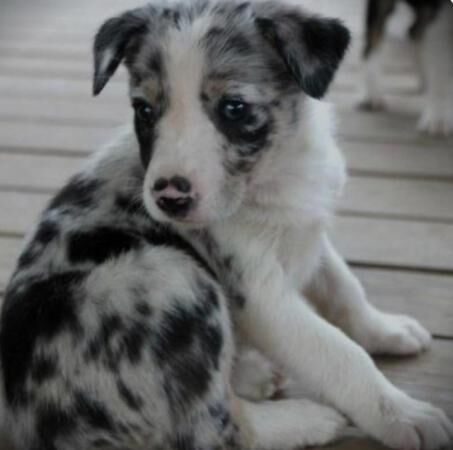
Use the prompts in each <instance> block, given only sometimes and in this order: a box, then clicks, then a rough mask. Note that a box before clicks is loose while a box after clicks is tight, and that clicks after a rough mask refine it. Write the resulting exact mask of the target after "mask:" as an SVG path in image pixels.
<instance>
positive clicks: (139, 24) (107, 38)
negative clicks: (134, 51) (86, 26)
mask: <svg viewBox="0 0 453 450" xmlns="http://www.w3.org/2000/svg"><path fill="white" fill-rule="evenodd" d="M149 19H150V14H149V12H148V11H145V10H144V9H143V8H139V9H136V10H132V11H128V12H126V13H124V14H122V15H121V16H118V17H113V18H111V19H109V20H107V21H106V22H105V23H104V24H103V25H102V26H101V28H100V29H99V31H98V32H97V34H96V37H95V39H94V46H93V53H94V79H93V95H98V94H99V93H100V92H101V91H102V89H104V86H105V85H106V84H107V82H108V81H109V80H110V78H111V76H112V75H113V74H114V73H115V71H116V69H117V68H118V66H119V65H120V63H121V61H122V60H123V58H124V57H125V54H126V52H127V49H128V47H129V45H130V44H131V42H132V41H134V40H135V39H139V38H140V36H142V35H143V34H144V33H145V32H146V30H147V27H148V24H149Z"/></svg>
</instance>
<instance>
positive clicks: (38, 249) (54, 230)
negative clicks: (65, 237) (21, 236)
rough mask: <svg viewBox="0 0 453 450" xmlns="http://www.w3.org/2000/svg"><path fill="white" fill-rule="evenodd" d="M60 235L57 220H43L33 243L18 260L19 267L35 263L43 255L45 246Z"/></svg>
mask: <svg viewBox="0 0 453 450" xmlns="http://www.w3.org/2000/svg"><path fill="white" fill-rule="evenodd" d="M58 235H59V228H58V225H57V224H56V223H55V222H52V221H50V220H44V221H42V222H41V223H40V224H39V226H38V230H37V231H36V234H35V236H34V237H33V239H32V241H31V243H30V244H29V245H28V246H27V248H26V249H25V250H24V251H23V252H22V254H21V255H20V257H19V260H18V267H19V268H22V269H23V268H25V267H29V266H31V265H32V264H34V263H35V262H36V261H37V259H38V258H39V257H40V256H41V255H42V253H43V251H44V250H45V247H46V246H47V245H48V244H50V243H51V242H52V241H53V240H54V239H56V238H57V237H58Z"/></svg>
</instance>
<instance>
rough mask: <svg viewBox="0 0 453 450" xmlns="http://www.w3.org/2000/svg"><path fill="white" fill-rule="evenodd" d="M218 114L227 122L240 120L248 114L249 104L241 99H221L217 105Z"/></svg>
mask: <svg viewBox="0 0 453 450" xmlns="http://www.w3.org/2000/svg"><path fill="white" fill-rule="evenodd" d="M219 114H220V116H221V117H222V119H224V120H226V121H228V122H241V121H243V120H245V119H246V118H247V117H248V116H249V114H250V105H248V104H247V103H245V102H243V101H241V100H223V101H222V102H221V103H220V105H219Z"/></svg>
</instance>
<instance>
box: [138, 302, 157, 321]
mask: <svg viewBox="0 0 453 450" xmlns="http://www.w3.org/2000/svg"><path fill="white" fill-rule="evenodd" d="M134 308H135V310H136V311H137V312H138V313H139V314H140V315H141V316H143V317H146V318H148V317H150V316H151V315H152V313H153V311H152V309H151V306H149V304H148V303H146V302H145V301H138V302H137V303H136V304H135V305H134Z"/></svg>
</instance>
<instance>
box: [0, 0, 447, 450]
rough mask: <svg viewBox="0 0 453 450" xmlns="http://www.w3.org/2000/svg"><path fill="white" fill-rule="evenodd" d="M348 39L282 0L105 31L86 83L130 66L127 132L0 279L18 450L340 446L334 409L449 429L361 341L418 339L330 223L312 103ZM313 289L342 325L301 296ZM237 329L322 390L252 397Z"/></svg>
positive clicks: (170, 14)
mask: <svg viewBox="0 0 453 450" xmlns="http://www.w3.org/2000/svg"><path fill="white" fill-rule="evenodd" d="M348 42H349V33H348V31H347V30H346V29H345V28H344V26H343V25H342V24H341V23H339V22H338V21H336V20H330V19H322V18H318V17H314V16H312V15H310V14H308V13H306V12H305V11H303V10H301V9H300V8H299V7H293V6H288V5H284V4H282V3H281V2H279V1H264V2H237V1H231V0H228V1H226V0H219V1H215V0H212V1H208V0H201V1H193V2H184V3H183V2H181V3H179V4H169V3H168V2H164V3H163V4H158V3H153V4H150V5H147V6H145V7H142V8H139V9H135V10H131V11H128V12H126V13H124V14H122V15H120V16H118V17H115V18H112V19H110V20H108V21H107V22H105V23H104V25H102V27H101V28H100V30H99V32H98V34H97V35H96V38H95V44H94V62H95V75H94V94H99V93H100V92H101V90H102V89H103V88H104V86H105V85H106V83H107V82H108V80H109V78H110V77H111V76H112V75H113V74H114V72H115V70H116V69H117V67H118V66H119V64H120V63H121V62H124V63H125V65H126V67H127V69H128V71H129V74H130V97H131V103H132V107H133V109H134V128H135V132H133V131H132V130H131V131H130V132H129V131H128V132H126V133H125V134H124V136H122V137H121V138H119V139H118V140H117V141H116V142H115V143H114V144H113V145H111V146H110V147H109V148H107V149H106V150H103V151H101V152H100V153H99V154H97V155H96V156H95V157H94V159H92V160H91V161H90V162H89V163H88V164H87V165H86V167H85V169H84V170H83V171H82V172H80V173H79V174H78V175H76V176H75V177H74V178H73V179H72V180H70V181H69V183H68V184H67V185H66V186H65V187H64V188H63V189H62V190H61V191H60V192H59V193H58V194H57V195H56V197H55V198H54V199H53V200H52V201H51V203H50V204H49V206H48V207H47V209H46V210H45V211H44V213H43V214H42V216H41V219H40V222H39V224H38V225H37V227H36V229H35V230H34V232H33V233H32V234H31V236H30V237H29V239H28V242H27V244H26V246H25V249H24V251H23V253H22V255H21V256H20V258H19V261H18V263H17V269H16V271H15V273H14V274H13V276H12V279H11V281H10V283H9V287H8V289H7V294H6V299H5V303H4V305H3V309H2V314H1V330H0V356H1V381H2V388H3V389H2V404H3V410H4V411H3V412H4V414H3V415H4V422H5V424H6V427H7V429H8V430H10V432H11V434H12V437H13V440H14V442H15V444H16V446H17V447H18V448H19V449H24V450H25V449H26V450H87V449H104V450H107V449H112V450H113V449H121V450H233V449H234V450H238V449H244V450H247V449H269V450H270V449H275V448H277V449H281V450H289V449H293V448H296V447H300V446H304V445H314V444H325V443H328V442H330V441H332V440H333V439H335V438H337V437H338V436H339V435H340V434H341V433H342V432H343V429H344V427H345V425H346V419H345V416H344V415H347V416H349V418H350V419H351V420H352V421H354V422H355V423H356V424H357V425H358V426H360V427H362V428H363V429H364V430H365V431H367V432H368V433H370V434H372V435H373V436H375V437H377V438H378V439H381V440H382V441H384V442H386V443H388V444H389V445H393V446H395V447H401V448H421V445H423V446H425V447H426V448H429V449H434V448H437V447H440V446H441V445H444V444H445V443H446V442H448V440H449V439H450V437H451V432H452V431H451V424H450V423H449V421H448V419H446V417H445V416H444V415H443V413H442V412H441V411H439V410H438V409H436V408H434V407H432V406H430V405H428V404H425V403H422V402H418V401H416V400H413V399H411V398H409V397H408V396H406V394H404V393H402V392H401V391H399V390H397V388H395V387H394V386H392V385H391V384H390V383H389V382H388V381H387V380H386V379H385V378H384V377H383V376H382V375H381V374H380V373H379V372H378V371H377V369H376V368H375V367H374V365H373V364H372V362H371V359H370V357H369V356H368V354H367V352H366V351H369V352H372V351H382V350H384V351H386V350H387V351H395V349H396V351H397V352H398V353H402V354H405V353H414V352H418V351H421V350H422V349H423V348H425V347H426V345H427V344H428V342H429V336H428V335H427V333H426V332H425V331H424V329H423V328H422V327H421V326H420V325H419V324H418V323H416V322H415V321H413V320H412V319H409V318H406V317H399V316H398V317H394V316H390V315H385V314H384V313H381V312H378V311H377V310H376V309H374V308H373V307H372V306H371V305H369V304H368V303H367V302H366V301H365V299H364V298H363V292H362V291H363V290H361V288H360V286H359V284H358V282H357V281H356V280H355V279H354V278H353V275H352V274H351V273H350V272H349V271H348V270H347V267H346V266H345V264H344V262H343V260H342V259H341V258H340V257H339V256H338V255H337V254H336V253H335V252H334V249H333V247H332V246H331V245H330V243H329V241H328V238H327V236H326V228H327V226H328V222H329V218H330V217H331V213H332V211H333V205H334V200H335V199H336V197H337V194H338V192H339V190H340V188H341V186H342V184H343V181H344V166H343V161H342V158H341V154H340V153H339V151H338V149H337V147H336V145H335V142H334V139H333V138H332V133H331V127H330V125H329V117H330V116H329V112H328V110H327V109H326V107H325V106H323V104H322V103H320V102H318V101H317V100H316V99H318V98H320V97H322V96H323V95H324V93H325V92H326V90H327V88H328V85H329V84H330V82H331V80H332V78H333V75H334V73H335V71H336V69H337V67H338V65H339V63H340V61H341V59H342V57H343V55H344V52H345V50H346V47H347V45H348ZM335 282H336V284H335ZM315 287H319V289H317V290H316V289H314V288H315ZM314 290H316V293H317V295H313V296H312V297H310V298H309V296H308V293H309V292H313V291H314ZM304 292H307V297H305V295H304ZM332 293H337V295H332ZM324 294H325V295H326V296H329V297H335V298H334V300H335V301H338V304H336V305H335V306H334V309H336V310H339V308H340V309H341V310H342V313H341V314H340V315H339V316H338V317H336V316H335V315H332V314H330V315H329V314H328V307H327V306H326V305H325V304H324V306H326V307H324V308H323V307H320V308H319V310H320V311H321V310H322V311H323V312H326V318H327V319H329V320H331V321H332V322H334V323H335V324H336V325H338V326H339V327H340V326H342V327H343V328H344V330H345V333H343V332H342V331H340V330H339V329H338V328H337V327H333V326H332V325H330V324H329V323H328V322H327V320H326V319H324V318H322V317H321V316H320V315H318V314H317V313H315V312H314V310H313V308H312V307H311V306H309V301H312V300H313V301H316V300H317V299H318V300H319V299H320V300H319V301H320V302H321V303H325V302H323V300H322V299H323V298H324ZM334 300H333V299H332V302H333V301H334ZM348 302H352V303H348ZM352 304H353V306H352ZM359 309H360V312H361V314H357V311H358V310H359ZM340 316H341V320H340ZM395 332H397V334H398V336H399V340H398V345H395V340H394V338H395ZM346 333H347V334H348V336H347V335H346ZM353 340H355V341H356V342H357V343H358V344H360V345H361V346H362V347H363V348H362V347H360V346H359V345H358V344H357V343H355V342H353ZM236 341H241V342H245V343H247V345H250V346H252V347H253V348H256V349H258V350H260V351H261V352H262V353H264V354H265V355H266V356H267V357H268V358H269V360H271V361H272V362H273V363H275V364H277V365H278V367H279V368H282V369H283V370H284V372H285V373H287V374H289V375H290V376H291V378H292V379H293V380H295V381H296V382H298V383H299V382H300V383H306V387H308V388H310V390H311V391H312V392H313V393H314V394H316V395H314V396H315V397H317V398H318V399H319V403H315V402H313V401H308V400H297V399H286V400H280V401H272V400H268V399H266V397H268V396H269V395H270V393H269V391H268V390H266V389H265V390H264V391H263V394H262V396H261V397H260V396H259V395H250V396H249V397H254V398H255V400H259V401H257V402H251V401H249V400H246V399H245V397H247V392H250V391H247V389H245V388H244V379H243V378H242V379H241V375H240V374H236V375H235V376H233V371H234V372H236V371H238V370H239V372H240V371H241V367H240V364H239V365H238V364H237V360H239V359H240V358H239V357H238V350H235V348H237V346H235V342H236ZM248 363H250V360H249V361H248ZM255 367H256V368H258V367H266V366H265V365H263V364H261V365H260V364H256V365H255ZM255 372H256V371H255ZM255 372H254V370H251V369H250V364H249V365H248V368H247V370H245V371H244V373H245V374H246V375H247V374H250V373H252V375H253V377H254V378H253V377H252V378H253V380H252V382H251V384H256V383H258V384H260V385H261V384H262V380H258V381H256V373H255ZM263 372H266V371H263ZM258 378H259V377H258ZM233 379H234V380H240V381H241V382H240V383H239V384H241V389H240V391H242V392H243V393H244V395H242V396H240V395H238V390H237V389H235V384H234V383H232V380H233ZM263 379H264V380H268V374H265V373H263ZM246 381H247V380H245V385H246V384H247V383H246ZM252 387H253V386H252ZM321 402H324V403H326V404H329V405H331V406H323V405H322V403H321ZM343 414H344V415H343ZM415 430H416V431H415ZM433 430H435V431H437V432H438V433H435V432H433ZM420 443H422V444H420Z"/></svg>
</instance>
